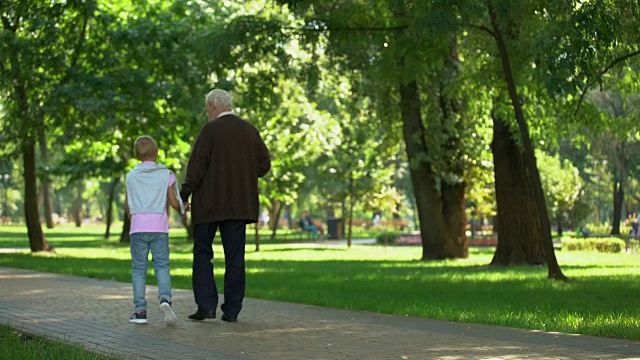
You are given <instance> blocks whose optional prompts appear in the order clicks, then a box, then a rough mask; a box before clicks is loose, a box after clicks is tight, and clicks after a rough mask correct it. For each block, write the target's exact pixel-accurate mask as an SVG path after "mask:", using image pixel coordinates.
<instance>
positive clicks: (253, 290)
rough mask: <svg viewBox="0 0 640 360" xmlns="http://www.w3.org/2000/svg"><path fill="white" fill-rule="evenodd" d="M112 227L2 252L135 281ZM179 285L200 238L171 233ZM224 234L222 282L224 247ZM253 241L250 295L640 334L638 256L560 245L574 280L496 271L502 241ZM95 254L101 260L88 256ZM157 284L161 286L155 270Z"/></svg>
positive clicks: (58, 232) (3, 238) (3, 235)
mask: <svg viewBox="0 0 640 360" xmlns="http://www.w3.org/2000/svg"><path fill="white" fill-rule="evenodd" d="M102 230H103V229H102V228H97V227H87V228H81V229H75V228H72V227H60V228H57V229H54V230H48V231H47V237H48V239H49V241H50V242H51V243H52V245H54V246H55V247H56V251H57V253H56V254H40V253H38V254H30V253H22V254H0V265H2V266H12V267H19V268H27V269H35V270H41V271H47V272H56V273H64V274H71V275H78V276H88V277H93V278H99V279H115V280H119V281H125V282H128V281H129V280H130V266H131V265H130V256H129V249H128V247H127V246H126V245H121V244H119V243H118V242H117V240H111V241H106V240H104V239H102V236H101V232H102ZM25 234H26V231H25V229H24V228H22V227H0V248H2V247H17V246H21V247H26V245H27V240H26V235H25ZM170 241H171V249H172V258H171V272H172V276H173V284H174V287H176V288H182V289H190V288H191V280H190V276H191V245H190V244H189V243H187V242H186V239H185V234H184V231H181V230H176V231H172V233H171V240H170ZM219 244H220V243H219V240H217V241H216V245H215V246H214V251H215V254H216V258H215V261H214V262H215V266H216V280H217V281H219V282H220V283H221V282H222V276H223V266H224V265H223V262H222V247H221V246H220V245H219ZM254 248H255V247H254V245H252V244H249V245H247V296H249V297H254V298H262V299H271V300H281V301H288V302H296V303H304V304H314V305H320V306H327V307H335V308H343V309H354V310H366V311H374V312H380V313H387V314H394V315H401V316H405V315H406V316H417V317H425V318H432V319H441V320H451V321H461V322H470V323H482V324H491V325H503V326H509V327H518V328H526V329H537V330H544V331H559V332H567V333H579V334H588V335H594V336H604V337H614V338H626V339H633V340H640V304H639V301H638V300H640V281H639V280H640V278H639V277H640V276H639V275H640V271H639V270H640V265H639V264H638V260H640V257H639V256H638V255H629V254H603V253H595V252H566V251H565V252H563V251H558V252H557V253H556V254H557V257H558V260H559V262H560V264H561V266H562V268H563V270H564V272H565V274H566V275H567V276H569V277H570V278H571V279H572V280H573V281H572V282H569V283H565V282H558V281H553V280H547V279H546V274H547V270H546V268H544V267H538V268H536V267H515V268H508V269H504V268H498V269H496V268H488V267H486V266H485V265H486V264H488V263H489V262H490V261H491V258H492V256H493V248H472V249H471V250H470V256H469V258H468V259H462V260H443V261H430V262H423V261H419V260H417V259H418V258H419V257H420V254H421V249H420V248H419V247H408V246H405V247H384V246H380V245H375V246H372V245H369V246H367V245H362V246H353V247H352V248H351V249H346V247H344V248H329V247H325V248H310V247H308V246H306V245H305V244H292V243H289V242H285V243H279V242H278V241H277V240H276V241H274V242H269V241H263V243H262V246H261V251H260V252H255V251H254ZM87 258H91V259H92V261H86V259H87ZM148 282H149V283H150V284H155V279H154V277H153V275H152V272H150V274H149V280H148Z"/></svg>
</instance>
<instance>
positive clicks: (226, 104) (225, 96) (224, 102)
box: [205, 89, 231, 109]
mask: <svg viewBox="0 0 640 360" xmlns="http://www.w3.org/2000/svg"><path fill="white" fill-rule="evenodd" d="M205 104H207V105H208V104H212V105H213V106H215V108H216V109H224V108H229V109H231V95H230V94H229V93H228V92H226V91H224V90H220V89H214V90H211V91H210V92H209V93H208V94H207V98H206V100H205Z"/></svg>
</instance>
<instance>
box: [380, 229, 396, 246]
mask: <svg viewBox="0 0 640 360" xmlns="http://www.w3.org/2000/svg"><path fill="white" fill-rule="evenodd" d="M400 236H402V233H399V232H396V231H385V232H382V233H380V234H379V235H378V236H376V243H378V244H385V245H387V244H388V245H393V244H395V242H396V239H398V238H399V237H400Z"/></svg>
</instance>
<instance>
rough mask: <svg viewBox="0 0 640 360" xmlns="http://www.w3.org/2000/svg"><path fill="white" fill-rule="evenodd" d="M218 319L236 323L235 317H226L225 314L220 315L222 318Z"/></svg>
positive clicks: (236, 318)
mask: <svg viewBox="0 0 640 360" xmlns="http://www.w3.org/2000/svg"><path fill="white" fill-rule="evenodd" d="M220 319H221V320H222V321H226V322H238V317H237V316H227V315H225V314H222V317H221V318H220Z"/></svg>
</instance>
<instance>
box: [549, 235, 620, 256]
mask: <svg viewBox="0 0 640 360" xmlns="http://www.w3.org/2000/svg"><path fill="white" fill-rule="evenodd" d="M560 241H561V242H562V249H563V250H567V251H574V250H589V251H599V252H604V253H619V252H622V251H623V250H624V249H625V242H624V240H621V239H618V238H613V237H610V238H587V239H572V238H569V237H563V238H562V239H561V240H560Z"/></svg>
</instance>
